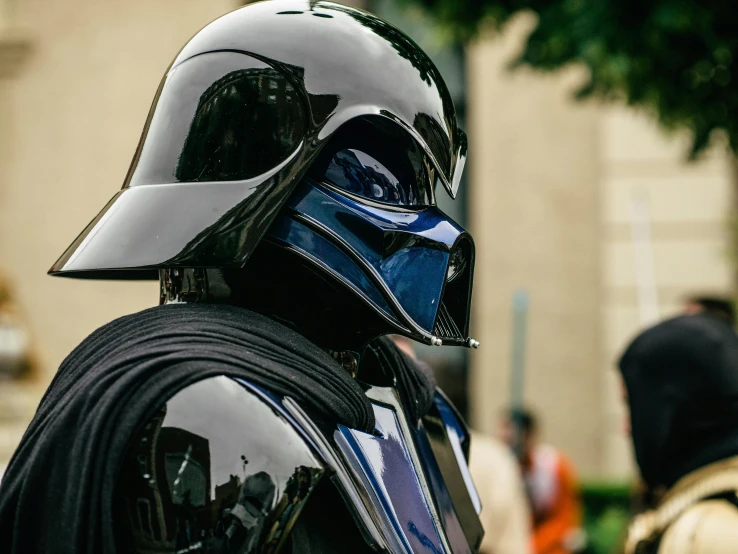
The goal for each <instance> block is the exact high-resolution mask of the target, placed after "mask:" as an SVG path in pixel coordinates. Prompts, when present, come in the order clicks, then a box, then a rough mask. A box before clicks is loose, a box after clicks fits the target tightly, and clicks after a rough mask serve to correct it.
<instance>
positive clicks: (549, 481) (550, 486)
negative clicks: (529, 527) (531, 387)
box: [500, 409, 584, 554]
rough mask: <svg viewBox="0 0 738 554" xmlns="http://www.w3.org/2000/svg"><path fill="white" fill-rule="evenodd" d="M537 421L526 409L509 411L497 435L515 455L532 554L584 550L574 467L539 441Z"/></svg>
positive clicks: (565, 458)
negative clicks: (527, 513) (527, 504)
mask: <svg viewBox="0 0 738 554" xmlns="http://www.w3.org/2000/svg"><path fill="white" fill-rule="evenodd" d="M538 432H539V429H538V421H537V419H536V417H535V415H534V414H533V413H532V412H531V411H530V410H527V409H511V410H509V411H508V413H507V414H506V415H505V417H504V418H503V420H502V426H501V431H500V435H501V437H502V439H503V440H504V441H505V442H506V443H507V444H508V445H509V446H510V447H511V448H513V450H514V451H515V452H516V453H517V454H518V458H519V461H520V467H521V469H522V473H523V479H524V482H525V488H526V492H527V494H528V499H529V502H530V510H531V515H532V523H533V537H532V547H533V552H534V554H571V553H573V552H578V551H580V550H581V549H582V548H583V547H584V540H583V536H582V530H581V528H580V524H581V517H582V513H581V512H582V507H581V501H580V499H579V489H578V485H577V479H576V475H575V471H574V466H573V465H572V463H571V462H570V461H569V459H568V458H567V457H566V456H565V455H564V454H563V453H562V452H560V451H559V450H557V449H556V448H554V447H553V446H551V445H548V444H542V443H541V442H540V441H539V435H538Z"/></svg>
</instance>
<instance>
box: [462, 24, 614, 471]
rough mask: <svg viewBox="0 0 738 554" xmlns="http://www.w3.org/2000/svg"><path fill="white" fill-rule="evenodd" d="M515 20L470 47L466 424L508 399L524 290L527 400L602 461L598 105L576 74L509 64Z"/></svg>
mask: <svg viewBox="0 0 738 554" xmlns="http://www.w3.org/2000/svg"><path fill="white" fill-rule="evenodd" d="M526 24H527V21H526V20H524V19H520V20H518V21H517V23H516V24H515V25H514V26H513V28H512V29H510V32H509V33H507V34H506V35H505V36H504V37H503V38H502V39H500V40H487V41H484V42H482V43H479V44H477V45H475V46H474V47H473V48H472V49H471V50H470V52H469V67H468V73H469V111H468V114H469V118H468V121H469V123H468V126H469V131H470V140H469V142H470V149H471V151H470V171H471V174H470V181H471V185H472V201H471V205H470V218H471V228H472V233H473V235H474V238H475V241H476V246H477V266H476V274H475V283H474V285H475V286H474V313H473V318H474V322H473V333H472V334H473V335H474V336H475V337H477V338H478V339H479V340H480V341H481V347H480V348H479V350H478V351H476V352H474V353H473V354H472V355H471V356H472V357H471V363H472V378H471V379H472V381H471V390H472V391H473V394H474V395H475V396H474V398H473V410H472V423H473V424H474V425H475V426H476V427H478V428H480V429H481V430H487V431H494V429H495V426H496V424H497V420H498V417H499V413H500V409H501V408H502V407H503V406H505V405H506V404H507V402H508V401H509V373H510V342H511V298H512V295H513V293H514V291H515V290H516V289H517V288H525V289H527V290H528V291H529V293H530V299H531V307H530V317H529V333H528V356H527V364H526V400H527V401H528V403H529V404H530V405H531V406H533V407H534V408H535V409H536V410H537V411H538V412H539V414H540V415H541V419H542V424H543V433H544V438H545V439H546V440H549V441H551V442H552V443H554V444H556V445H558V446H560V447H561V448H563V449H564V450H565V451H566V452H567V453H568V454H569V455H571V456H572V457H573V458H574V459H575V460H576V462H577V464H578V465H579V467H580V469H581V471H583V472H585V473H593V472H596V471H598V469H599V467H600V449H599V448H597V447H596V446H593V445H596V444H597V442H598V440H599V439H598V432H599V417H600V409H599V402H600V397H599V380H600V377H599V368H600V366H601V361H600V348H599V342H600V337H601V334H600V331H599V326H600V313H599V305H600V273H599V272H600V267H599V257H598V248H599V241H600V237H599V233H600V227H599V218H598V206H599V191H598V189H597V187H596V186H594V185H595V184H596V183H597V181H598V179H599V175H598V171H599V166H598V163H597V153H598V149H599V144H598V112H597V109H596V107H593V106H586V105H578V104H574V103H573V102H572V101H571V100H570V99H569V95H570V89H571V86H572V84H573V83H574V82H576V80H577V75H576V74H574V73H567V74H564V75H558V76H541V75H539V74H532V73H530V72H528V71H518V72H515V73H509V72H508V71H507V70H506V69H505V66H506V64H507V62H508V61H509V60H510V59H511V57H512V55H513V53H514V51H515V49H516V48H517V47H518V46H519V44H520V37H521V34H522V33H523V32H524V31H525V29H526V28H527V25H526Z"/></svg>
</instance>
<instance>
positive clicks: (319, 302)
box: [0, 0, 483, 554]
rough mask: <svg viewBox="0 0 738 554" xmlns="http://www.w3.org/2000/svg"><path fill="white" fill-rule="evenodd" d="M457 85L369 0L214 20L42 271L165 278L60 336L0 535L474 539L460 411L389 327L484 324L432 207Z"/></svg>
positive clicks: (462, 340) (121, 541)
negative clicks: (101, 319) (133, 300)
mask: <svg viewBox="0 0 738 554" xmlns="http://www.w3.org/2000/svg"><path fill="white" fill-rule="evenodd" d="M465 156H466V139H465V136H464V133H463V132H462V131H461V130H460V129H459V128H458V126H457V123H456V116H455V113H454V108H453V105H452V103H451V100H450V96H449V93H448V90H447V89H446V86H445V84H444V83H443V80H442V79H441V77H440V75H439V73H438V71H437V69H436V68H435V67H434V66H433V64H432V63H431V61H430V60H429V59H428V57H427V56H426V55H425V54H424V53H423V52H422V51H421V50H420V49H419V48H418V47H417V45H415V44H414V43H413V42H412V41H411V40H410V39H408V38H407V37H406V36H405V35H403V34H402V33H401V32H400V31H398V30H397V29H395V28H393V27H392V26H390V25H389V24H387V23H385V22H384V21H382V20H380V19H378V18H376V17H374V16H373V15H371V14H368V13H366V12H363V11H360V10H356V9H353V8H348V7H344V6H341V5H338V4H333V3H326V2H320V1H319V2H314V1H307V0H283V1H282V0H281V1H270V2H262V3H257V4H252V5H249V6H246V7H244V8H242V9H240V10H237V11H235V12H233V13H230V14H228V15H226V16H223V17H222V18H220V19H218V20H216V21H215V22H213V23H211V24H210V25H208V26H206V27H205V28H204V29H203V30H202V31H200V32H199V33H198V34H197V35H196V36H195V37H194V38H193V39H192V40H191V41H190V42H189V43H187V45H185V47H184V48H183V49H182V51H181V52H180V53H179V55H178V56H177V57H176V59H175V60H174V62H173V63H172V65H171V67H170V68H169V70H168V71H167V73H166V75H165V77H164V79H163V81H162V84H161V86H160V88H159V91H158V92H157V95H156V99H155V101H154V104H153V107H152V109H151V112H150V115H149V118H148V120H147V122H146V126H145V128H144V132H143V135H142V138H141V141H140V143H139V146H138V149H137V150H136V154H135V156H134V160H133V163H132V165H131V168H130V170H129V172H128V175H127V177H126V180H125V183H124V186H123V188H122V190H121V191H120V192H118V193H117V194H116V195H115V196H114V197H113V198H112V200H111V201H110V202H109V203H108V205H107V206H106V207H105V208H104V209H103V211H102V212H101V213H100V214H99V215H98V216H97V217H96V218H95V219H94V220H93V221H92V222H91V223H90V224H89V226H88V227H87V228H86V229H85V230H84V231H83V232H82V234H81V235H80V236H79V237H78V238H77V239H76V240H75V241H74V242H73V243H72V245H71V246H70V247H69V248H68V249H67V251H66V252H65V253H64V254H63V255H62V256H61V258H60V259H59V260H58V261H57V262H56V263H55V264H54V266H53V267H52V268H51V270H50V273H51V274H52V275H60V276H66V277H78V278H95V279H159V281H160V284H161V304H162V305H161V306H159V307H156V308H152V309H149V310H145V311H144V312H141V313H138V314H133V315H129V316H125V317H123V318H120V319H118V320H116V321H114V322H112V323H110V324H108V325H106V326H104V327H102V328H101V329H98V330H97V331H95V332H94V333H93V334H92V335H91V336H90V337H88V338H87V339H86V340H85V341H84V342H83V343H82V344H81V345H80V346H79V347H78V348H77V349H76V350H75V351H74V352H72V354H70V356H69V357H68V358H67V359H66V360H65V361H64V363H63V364H62V366H61V367H60V369H59V372H58V374H57V376H56V377H55V379H54V382H53V383H52V385H51V387H50V388H49V391H48V392H47V394H46V395H45V397H44V399H43V401H42V403H41V405H40V407H39V411H38V413H37V415H36V417H35V418H34V421H33V422H32V424H31V426H30V427H29V430H28V432H27V434H26V436H25V438H24V440H23V442H22V444H21V445H20V447H19V449H18V451H17V452H16V454H15V456H14V458H13V460H12V462H11V464H10V466H9V468H8V471H7V473H6V476H5V479H4V480H3V483H2V487H0V544H1V545H2V546H0V550H1V551H3V552H8V553H16V554H17V553H21V552H23V553H24V554H28V553H35V552H39V553H40V552H45V553H48V552H89V553H93V552H95V553H99V552H105V553H108V552H136V553H144V552H146V553H149V552H213V553H216V552H217V553H256V552H260V553H261V552H295V553H311V552H321V553H331V552H336V553H345V552H352V553H357V554H358V553H361V552H375V551H378V552H393V553H426V552H427V553H434V554H437V553H451V552H454V553H465V552H469V553H471V552H476V551H477V550H478V547H479V544H480V542H481V539H482V535H483V531H482V528H481V524H480V522H479V518H478V513H479V511H480V505H479V500H478V497H477V494H476V491H475V489H474V486H473V484H472V481H471V477H470V475H469V471H468V467H467V457H468V452H469V432H468V430H467V428H466V427H465V425H464V423H463V421H462V419H461V417H460V416H459V415H458V413H457V412H456V411H455V410H454V408H453V406H451V404H450V403H449V402H448V400H447V399H446V398H445V397H444V396H443V394H442V393H441V392H440V391H438V390H436V389H435V386H434V383H433V380H432V376H431V375H429V374H427V373H426V372H424V371H423V370H422V369H421V368H420V367H418V366H417V365H415V364H414V362H413V360H412V359H410V358H409V357H407V356H405V355H404V354H402V353H401V352H400V351H399V350H398V349H397V348H396V347H395V346H394V344H393V343H392V342H391V341H390V339H388V338H385V337H384V335H386V334H389V333H395V334H400V335H404V336H407V337H410V338H412V339H415V340H417V341H420V342H424V343H426V344H429V345H437V346H441V345H457V346H467V347H476V346H477V343H476V341H474V340H473V339H471V338H470V337H469V335H468V326H469V305H470V296H471V285H472V273H473V266H474V245H473V241H472V239H471V237H470V236H469V234H468V233H466V232H465V231H464V230H463V229H462V228H461V227H460V226H459V225H457V224H456V223H455V222H453V221H452V220H451V219H449V218H448V217H447V216H446V215H445V214H443V213H442V212H441V211H440V210H438V208H437V207H436V206H435V195H436V194H450V195H451V196H455V194H456V191H457V189H458V186H459V183H460V177H461V172H462V169H463V166H464V159H465Z"/></svg>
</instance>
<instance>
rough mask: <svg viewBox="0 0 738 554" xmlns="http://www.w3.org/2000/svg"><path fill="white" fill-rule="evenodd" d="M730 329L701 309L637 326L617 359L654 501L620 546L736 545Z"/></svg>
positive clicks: (718, 551) (702, 548) (668, 550)
mask: <svg viewBox="0 0 738 554" xmlns="http://www.w3.org/2000/svg"><path fill="white" fill-rule="evenodd" d="M736 368H738V336H737V335H736V333H735V331H734V330H733V328H732V327H731V325H730V322H729V320H728V318H726V317H723V316H722V315H715V314H713V313H710V312H709V311H703V312H702V313H698V314H697V315H683V316H679V317H676V318H673V319H670V320H667V321H665V322H662V323H660V324H658V325H656V326H654V327H652V328H650V329H647V330H646V331H644V332H643V333H641V334H640V335H639V336H638V337H637V338H636V339H635V340H634V341H633V342H632V343H631V344H630V345H629V346H628V348H627V350H626V351H625V354H624V355H623V357H622V359H621V360H620V371H621V373H622V376H623V381H624V382H625V387H626V390H627V399H628V406H629V408H630V427H631V434H632V438H633V446H634V451H635V457H636V461H637V462H638V467H639V469H640V472H641V476H642V477H643V480H644V482H645V483H646V485H647V486H648V487H649V492H650V493H651V496H653V497H655V498H657V499H658V500H657V501H656V506H655V507H653V509H650V510H648V511H645V512H644V513H642V514H640V515H638V516H636V518H635V519H634V520H633V522H632V524H631V526H630V529H629V533H628V539H627V544H626V553H627V554H723V553H728V552H735V551H736V550H738V501H737V500H736V498H737V496H736V495H737V494H738V430H737V428H736V418H738V371H736Z"/></svg>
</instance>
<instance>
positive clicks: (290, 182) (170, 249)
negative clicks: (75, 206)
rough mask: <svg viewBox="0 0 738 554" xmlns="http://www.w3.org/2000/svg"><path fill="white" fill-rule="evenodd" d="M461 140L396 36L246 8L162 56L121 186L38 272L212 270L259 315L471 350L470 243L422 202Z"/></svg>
mask: <svg viewBox="0 0 738 554" xmlns="http://www.w3.org/2000/svg"><path fill="white" fill-rule="evenodd" d="M466 150H467V144H466V137H465V135H464V133H463V132H462V131H461V129H459V128H458V126H457V121H456V115H455V111H454V107H453V105H452V102H451V98H450V95H449V92H448V90H447V88H446V85H445V84H444V82H443V80H442V78H441V76H440V74H439V73H438V70H437V69H436V67H435V66H434V65H433V63H432V62H431V61H430V59H429V58H428V57H427V56H426V55H425V53H424V52H423V51H422V50H421V49H420V48H419V47H418V46H417V45H416V44H415V43H414V42H412V40H410V39H409V38H408V37H406V36H405V35H404V34H403V33H402V32H400V31H398V30H397V29H395V28H394V27H392V26H391V25H389V24H387V23H385V22H384V21H382V20H380V19H378V18H377V17H375V16H373V15H371V14H369V13H366V12H364V11H361V10H358V9H354V8H349V7H346V6H342V5H339V4H333V3H329V2H322V1H319V2H311V1H308V0H277V1H268V2H261V3H256V4H251V5H249V6H246V7H243V8H241V9H239V10H236V11H234V12H232V13H229V14H227V15H225V16H223V17H221V18H220V19H218V20H216V21H214V22H213V23H211V24H209V25H208V26H206V27H205V28H204V29H203V30H201V31H200V32H199V33H198V34H197V35H195V37H194V38H192V39H191V40H190V41H189V42H188V43H187V45H186V46H185V47H184V48H183V49H182V51H181V52H180V53H179V55H178V56H177V57H176V59H175V60H174V62H173V63H172V65H171V66H170V68H169V69H168V71H167V73H166V75H165V77H164V79H163V81H162V83H161V85H160V87H159V90H158V92H157V94H156V98H155V100H154V103H153V106H152V108H151V111H150V113H149V117H148V119H147V121H146V125H145V127H144V131H143V134H142V137H141V140H140V143H139V145H138V148H137V150H136V153H135V156H134V159H133V162H132V164H131V167H130V170H129V172H128V175H127V177H126V179H125V182H124V184H123V188H122V189H121V190H120V191H119V192H118V193H117V194H115V196H113V198H112V199H111V200H110V202H109V203H108V204H107V205H106V206H105V207H104V208H103V210H102V211H101V212H100V213H99V214H98V215H97V216H96V217H95V218H94V219H93V221H92V222H91V223H90V224H89V225H88V226H87V227H86V228H85V229H84V231H83V232H82V233H81V234H80V235H79V237H77V239H76V240H75V241H74V242H73V243H72V245H71V246H69V248H68V249H67V250H66V251H65V252H64V254H63V255H62V256H61V257H60V258H59V260H58V261H57V262H56V263H55V264H54V265H53V267H52V268H51V270H50V273H51V274H52V275H61V276H68V277H81V278H100V279H148V278H151V279H157V278H159V276H160V274H162V275H168V276H169V277H168V278H172V276H173V275H174V276H177V275H179V276H181V275H182V274H183V273H184V272H186V271H193V270H197V271H199V273H200V274H201V275H204V276H205V277H204V278H208V276H212V275H214V273H215V272H219V274H220V275H225V276H226V279H225V280H226V281H227V282H228V283H229V286H230V287H231V288H233V287H234V280H238V279H244V281H243V285H242V288H243V289H244V291H243V294H244V295H248V293H249V291H258V293H255V294H254V295H255V296H258V298H257V300H254V302H255V303H256V304H258V307H259V309H261V310H262V311H266V312H270V311H275V313H276V312H279V311H280V310H277V309H276V308H273V307H272V306H273V305H276V304H279V303H282V304H287V303H292V304H294V303H295V299H296V298H297V299H298V301H299V299H300V298H303V299H305V301H306V305H309V306H310V312H311V314H312V315H310V316H309V317H317V316H315V314H314V312H315V310H316V309H317V308H315V306H325V307H326V309H327V310H328V311H329V312H330V314H332V315H331V316H330V317H334V316H335V314H336V313H338V312H337V310H338V311H339V312H340V310H341V309H344V308H345V309H346V310H348V309H350V310H351V311H352V312H354V313H355V314H357V315H355V316H354V319H355V320H356V321H360V320H361V321H364V322H365V323H363V325H364V327H365V328H366V329H369V330H370V332H368V331H367V332H364V335H371V334H373V335H374V336H376V335H378V334H383V333H387V332H394V333H399V334H404V335H406V336H409V337H412V338H415V339H417V340H419V341H422V342H425V343H427V344H452V345H467V346H475V345H476V343H475V341H473V340H471V339H469V338H468V326H469V305H470V296H471V286H472V273H473V266H474V245H473V241H472V239H471V236H470V235H469V234H468V233H467V232H465V231H464V230H463V229H462V228H461V227H460V226H459V225H457V224H456V223H455V222H454V221H452V220H451V219H450V218H449V217H448V216H446V215H445V214H444V213H443V212H441V211H440V210H439V209H438V208H437V207H436V205H435V196H436V194H450V195H451V196H452V197H453V196H455V195H456V192H457V189H458V186H459V182H460V177H461V173H462V170H463V167H464V160H465V156H466ZM246 270H247V271H246ZM167 272H168V273H167ZM258 282H260V283H261V284H258ZM264 283H272V284H274V283H278V285H279V286H278V287H277V288H274V287H273V288H272V289H271V290H270V291H268V293H265V291H264ZM316 283H320V285H316ZM316 286H318V288H319V289H320V292H319V293H316V291H315V287H316ZM235 287H236V288H238V284H235ZM321 294H323V295H325V297H324V298H319V302H314V300H315V296H316V295H317V296H320V295H321ZM308 299H312V300H313V302H312V303H311V302H308V301H307V300H308ZM281 311H284V310H281ZM293 311H294V308H293ZM280 313H281V312H280ZM304 317H306V318H308V314H305V315H304ZM326 317H328V316H326ZM344 317H345V316H344ZM339 318H340V314H339ZM347 327H351V326H350V325H348V326H347ZM365 338H370V337H365Z"/></svg>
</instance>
